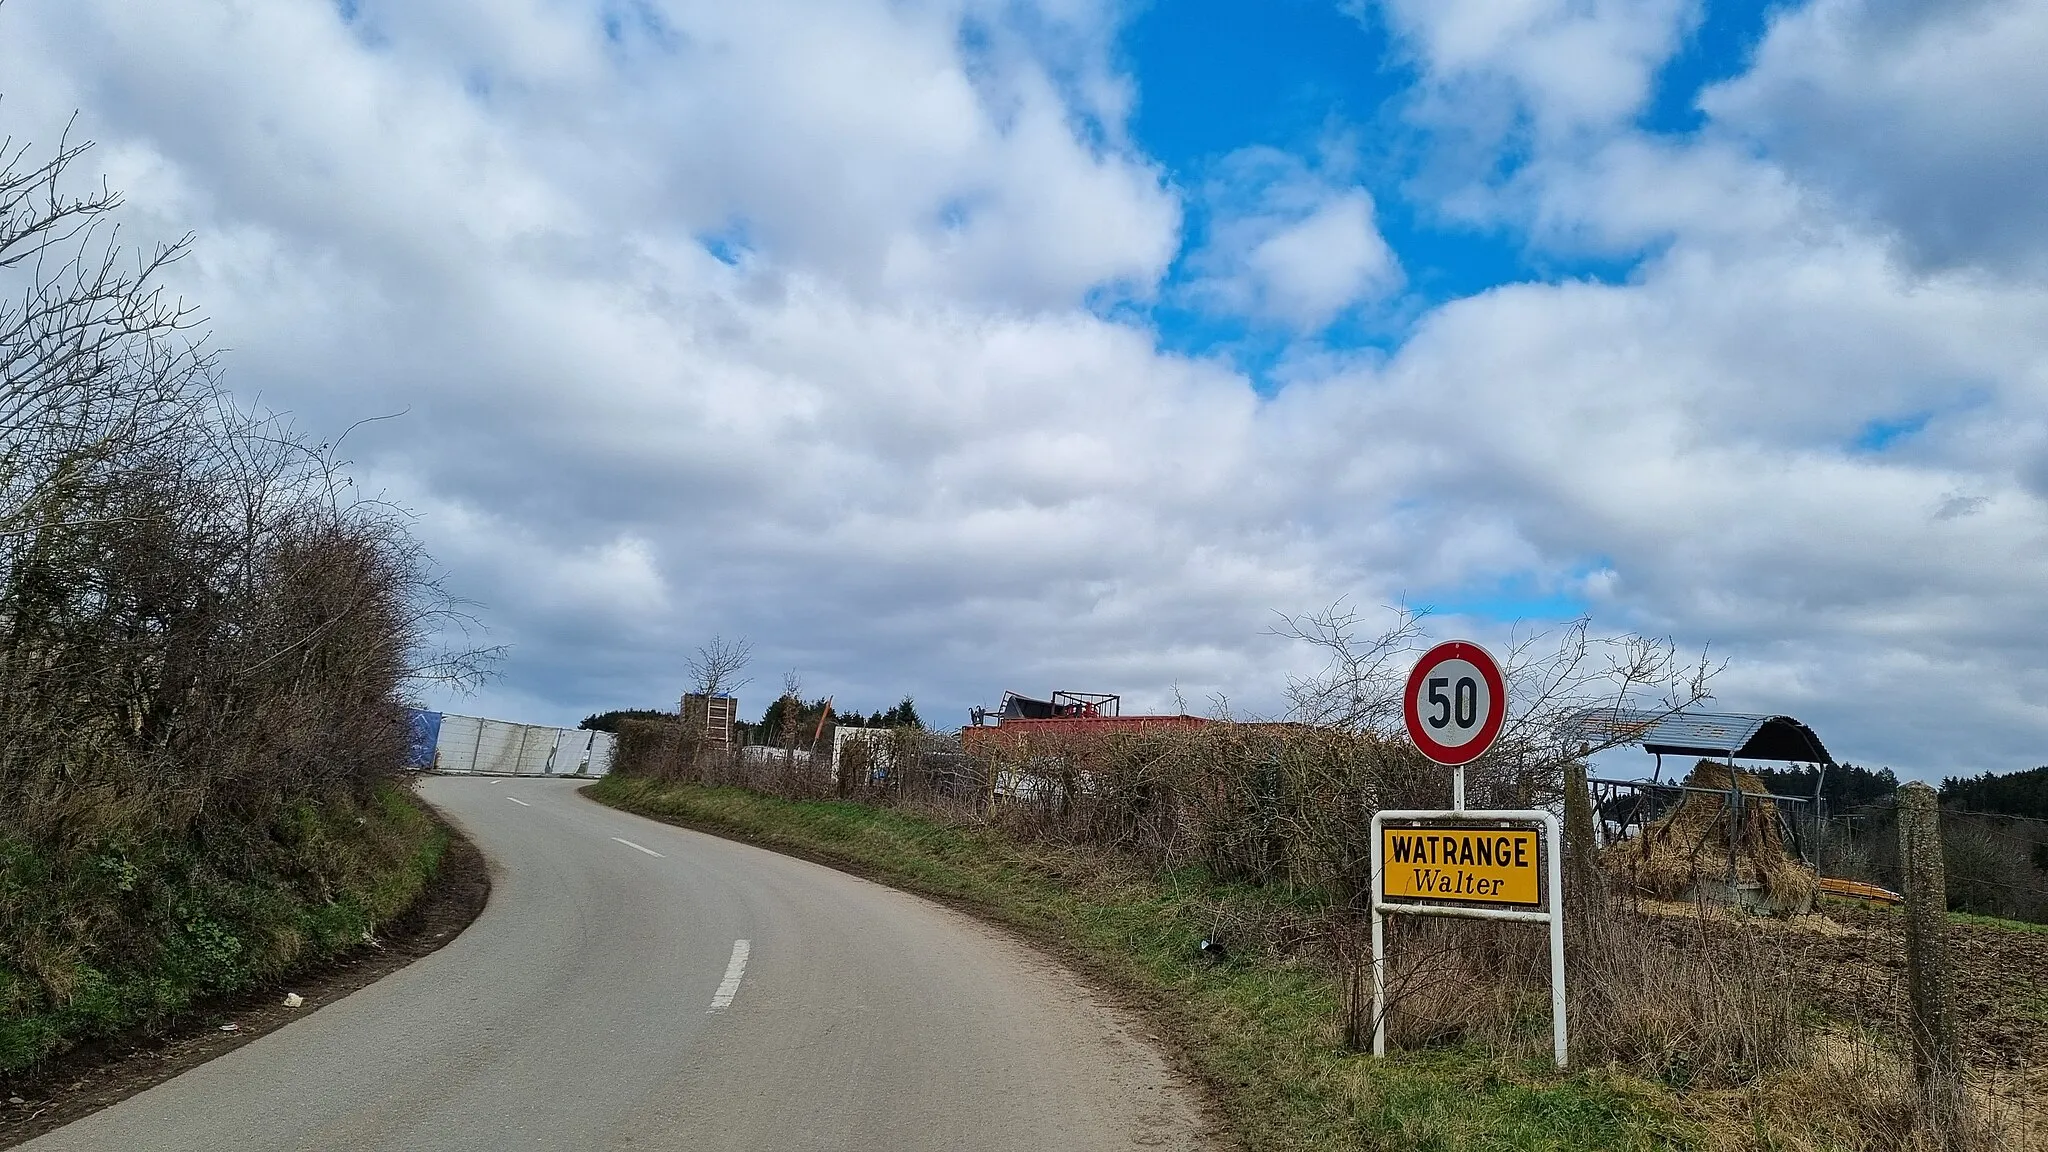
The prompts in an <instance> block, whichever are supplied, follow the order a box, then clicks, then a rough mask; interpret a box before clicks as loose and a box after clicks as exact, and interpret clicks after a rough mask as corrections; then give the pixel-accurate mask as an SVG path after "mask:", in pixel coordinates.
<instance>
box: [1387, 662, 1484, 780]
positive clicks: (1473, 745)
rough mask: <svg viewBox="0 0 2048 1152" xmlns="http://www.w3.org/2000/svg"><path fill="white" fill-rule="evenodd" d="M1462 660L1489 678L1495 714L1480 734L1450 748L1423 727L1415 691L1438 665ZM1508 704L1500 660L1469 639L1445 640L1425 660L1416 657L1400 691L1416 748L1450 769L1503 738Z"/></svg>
mask: <svg viewBox="0 0 2048 1152" xmlns="http://www.w3.org/2000/svg"><path fill="white" fill-rule="evenodd" d="M1460 659H1462V660H1467V661H1470V662H1471V663H1472V665H1473V666H1474V667H1476V668H1478V669H1479V674H1480V675H1481V676H1483V677H1485V678H1486V690H1487V692H1488V694H1489V698H1490V699H1491V700H1492V702H1493V714H1492V715H1490V716H1488V717H1487V718H1486V723H1485V725H1484V726H1482V727H1481V728H1480V729H1479V734H1478V735H1477V736H1474V737H1473V738H1472V739H1470V740H1467V741H1466V742H1465V743H1464V744H1462V745H1460V746H1459V747H1456V748H1449V747H1445V746H1444V745H1442V744H1439V743H1437V742H1436V741H1434V740H1432V739H1430V738H1429V734H1428V733H1427V732H1426V731H1424V730H1423V726H1422V712H1421V709H1420V708H1419V707H1418V703H1419V701H1418V700H1417V699H1416V691H1415V690H1416V688H1417V686H1418V685H1420V684H1421V683H1422V682H1423V680H1424V679H1426V678H1427V677H1428V675H1429V673H1430V671H1431V670H1433V669H1434V668H1435V667H1436V666H1437V665H1439V664H1442V663H1443V662H1444V661H1446V660H1460ZM1507 705H1508V689H1507V681H1506V680H1504V679H1503V678H1502V677H1501V672H1500V662H1499V661H1497V660H1495V659H1494V658H1493V653H1491V652H1488V651H1487V650H1486V649H1484V648H1481V647H1480V646H1479V645H1477V644H1474V643H1473V642H1472V641H1470V640H1446V641H1444V642H1443V643H1441V644H1439V645H1437V646H1436V647H1434V648H1431V649H1430V650H1429V651H1427V652H1424V653H1423V654H1422V659H1420V660H1417V661H1416V662H1415V667H1414V668H1413V669H1412V670H1410V671H1409V673H1408V683H1407V685H1406V687H1404V688H1403V689H1402V690H1401V714H1402V718H1403V719H1405V720H1406V721H1407V722H1408V738H1409V739H1410V740H1413V741H1414V742H1415V748H1416V750H1417V751H1419V752H1421V753H1422V754H1423V755H1424V756H1427V757H1428V758H1429V759H1430V760H1431V761H1432V762H1434V763H1437V764H1442V765H1444V766H1445V767H1447V768H1455V767H1457V766H1458V765H1460V764H1470V763H1471V762H1472V761H1474V760H1477V759H1479V758H1480V757H1481V756H1484V755H1486V750H1487V749H1489V748H1491V747H1493V742H1494V741H1495V740H1497V739H1499V738H1500V730H1501V726H1502V725H1503V724H1505V723H1506V722H1507V718H1508V706H1507Z"/></svg>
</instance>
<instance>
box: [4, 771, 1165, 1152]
mask: <svg viewBox="0 0 2048 1152" xmlns="http://www.w3.org/2000/svg"><path fill="white" fill-rule="evenodd" d="M423 792H424V794H425V795H426V797H427V798H428V799H429V800H431V801H432V802H433V803H434V804H435V805H437V806H438V807H440V808H441V809H442V811H444V812H446V813H447V814H448V815H449V816H450V817H451V818H452V819H454V820H455V821H457V822H458V823H460V824H461V826H462V827H463V828H464V830H465V831H467V832H468V833H469V835H470V837H471V838H472V839H474V840H475V842H476V843H477V845H478V847H480V848H481V849H482V850H483V853H484V855H485V856H486V857H487V858H488V859H489V860H490V862H491V866H492V867H491V870H492V878H493V879H492V883H493V888H492V892H491V900H490V904H489V906H488V907H487V908H485V910H484V912H483V915H482V916H481V917H479V918H478V919H477V921H476V923H475V924H474V925H472V926H471V927H470V928H469V930H468V931H467V932H465V933H463V935H462V936H461V937H460V938H459V939H457V940H455V941H454V942H452V943H450V944H449V945H448V946H447V947H445V948H442V949H441V950H439V951H437V952H435V953H433V954H432V955H430V956H427V957H426V958H424V959H422V960H420V961H419V962H418V963H416V964H413V965H412V966H410V967H408V968H405V969H403V970H401V971H399V972H397V973H395V974H393V975H391V976H388V977H386V978H385V979H383V980H382V981H380V982H378V983H376V984H373V985H371V986H369V987H368V988H365V989H363V990H362V991H360V992H357V993H355V994H354V995H352V996H349V997H347V998H345V999H343V1000H341V1001H339V1002H337V1003H334V1004H331V1005H328V1006H326V1007H323V1008H321V1009H320V1010H319V1011H318V1012H315V1013H312V1014H309V1015H308V1016H307V1017H306V1018H304V1019H303V1020H299V1021H296V1022H295V1023H293V1024H292V1025H290V1026H289V1027H286V1028H283V1029H280V1030H279V1031H277V1032H274V1033H272V1034H270V1035H268V1036H264V1037H262V1038H260V1039H258V1040H256V1041H255V1042H253V1043H251V1044H248V1045H246V1046H244V1047H242V1048H238V1049H236V1050H234V1051H232V1052H229V1053H227V1054H226V1055H223V1056H221V1057H220V1058H219V1059H216V1060H214V1061H212V1062H210V1063H207V1064H204V1065H201V1066H199V1067H198V1068H195V1069H193V1070H191V1071H189V1072H186V1073H185V1074H183V1075H182V1076H179V1077H177V1078H175V1079H173V1080H170V1081H167V1082H165V1083H163V1084H160V1085H158V1086H157V1087H155V1088H152V1089H150V1090H149V1091H147V1092H143V1093H141V1094H140V1095H137V1096H134V1097H131V1098H129V1099H128V1100H126V1101H124V1102H122V1103H120V1104H117V1105H114V1106H113V1107H111V1108H108V1109H105V1110H104V1111H101V1112H98V1113H95V1114H93V1115H91V1116H88V1117H86V1118H85V1119H83V1120H80V1121H78V1122H76V1123H74V1124H71V1125H69V1126H68V1127H65V1128H61V1129H58V1130H57V1131H55V1132H52V1133H49V1134H48V1135H45V1136H43V1137H42V1138H40V1139H37V1140H34V1141H31V1142H30V1143H28V1144H26V1145H23V1147H25V1148H29V1149H35V1150H36V1152H59V1150H68V1149H94V1150H101V1152H114V1150H120V1152H126V1150H130V1149H134V1150H138V1152H140V1150H150V1152H179V1150H185V1149H190V1150H193V1152H199V1150H202V1149H203V1150H206V1152H215V1150H218V1149H236V1150H263V1149H290V1150H292V1152H313V1150H333V1152H344V1150H346V1152H360V1150H369V1149H382V1150H390V1152H399V1150H405V1152H427V1150H433V1152H457V1150H469V1149H474V1150H476V1152H505V1150H511V1149H564V1150H571V1149H574V1150H581V1149H636V1150H639V1149H691V1150H713V1149H758V1150H761V1152H792V1150H798V1149H812V1148H816V1149H851V1150H858V1149H875V1150H881V1149H889V1150H892V1152H894V1150H900V1149H934V1150H936V1149H948V1150H953V1149H989V1150H1004V1149H1017V1150H1020V1152H1021V1150H1026V1149H1028V1150H1030V1152H1053V1150H1060V1149H1111V1148H1133V1147H1143V1148H1193V1147H1202V1146H1205V1145H1203V1144H1202V1137H1201V1136H1200V1133H1201V1131H1202V1129H1203V1125H1202V1121H1201V1117H1200V1113H1199V1110H1198V1106H1197V1104H1196V1098H1195V1095H1194V1093H1193V1092H1192V1090H1191V1089H1189V1088H1188V1087H1187V1086H1186V1085H1185V1084H1184V1083H1182V1082H1181V1081H1180V1080H1179V1079H1178V1078H1176V1076H1175V1075H1174V1074H1173V1073H1172V1071H1171V1070H1170V1068H1169V1067H1168V1066H1167V1064H1166V1062H1165V1060H1164V1059H1163V1058H1162V1057H1161V1056H1160V1054H1159V1053H1158V1051H1157V1050H1156V1048H1155V1047H1154V1046H1153V1045H1152V1044H1150V1043H1149V1042H1148V1041H1147V1040H1146V1039H1145V1037H1144V1035H1143V1032H1142V1029H1141V1028H1140V1027H1139V1026H1138V1025H1136V1024H1135V1023H1134V1022H1133V1021H1132V1020H1130V1019H1129V1018H1128V1017H1126V1016H1125V1015H1124V1014H1123V1013H1121V1012H1120V1011H1118V1010H1116V1009H1115V1008H1113V1007H1112V1006H1109V1005H1106V1004H1104V1003H1102V1002H1100V1001H1099V1000H1097V999H1095V998H1094V997H1092V996H1090V995H1089V994H1088V993H1087V992H1086V991H1084V990H1083V989H1082V988H1080V987H1078V986H1077V985H1076V984H1075V982H1074V981H1073V979H1072V978H1071V976H1069V975H1068V974H1067V973H1066V972H1065V971H1064V970H1063V969H1062V968H1060V967H1059V966H1058V965H1056V964H1054V963H1052V962H1050V961H1048V960H1046V959H1044V958H1043V957H1040V956H1038V955H1037V954H1035V953H1033V952H1032V951H1030V950H1029V949H1027V948H1025V947H1023V946H1021V945H1019V944H1018V943H1016V942H1015V941H1013V940H1011V939H1010V938H1008V937H1007V936H1005V935H1003V934H1001V933H998V932H996V931H994V930H992V929H989V928H987V927H985V926H983V925H981V924H979V923H978V922H976V921H974V920H973V919H971V918H969V917H966V916H963V915H961V914H959V913H956V912H953V911H950V910H948V909H946V908H943V907H941V906H938V905H935V904H932V903H930V902H927V901H924V900H920V899H917V898H916V897H912V896H908V895H905V894H903V893H899V892H896V891H893V890H891V889H888V888H884V887H882V886H880V885H877V884H872V883H869V882H867V881H864V880H859V879H856V878H854V877H851V876H847V875H845V874H843V873H840V872H835V871H833V870H831V869H829V868H823V867H820V866H818V865H815V864H809V863H805V862H803V861H800V860H794V859H791V858H789V857H785V856H779V855H776V854H774V853H771V852H765V851H761V850H759V849H755V848H748V847H745V846H743V845H739V844H733V843H730V842H728V841H724V840H719V839H716V838H714V837H710V836H704V835H700V834H698V833H694V832H686V831H683V830H681V829H677V828H671V827H669V826H667V825H663V824H657V823H653V822H651V821H647V820H642V819H640V818H638V817H634V816H629V815H626V814H624V813H621V812H616V811H613V810H611V809H609V808H605V807H603V806H601V805H598V804H595V803H593V802H591V801H588V800H585V799H583V798H582V797H580V796H578V795H576V793H575V789H574V785H572V784H570V783H567V782H562V781H544V780H508V779H489V778H475V779H463V778H455V777H442V778H436V779H432V780H428V781H426V782H425V783H424V785H423ZM742 941H743V942H744V944H741V943H740V942H742Z"/></svg>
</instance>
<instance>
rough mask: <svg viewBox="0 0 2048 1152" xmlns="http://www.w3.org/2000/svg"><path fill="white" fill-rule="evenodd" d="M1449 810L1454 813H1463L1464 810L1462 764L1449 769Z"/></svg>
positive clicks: (1463, 770)
mask: <svg viewBox="0 0 2048 1152" xmlns="http://www.w3.org/2000/svg"><path fill="white" fill-rule="evenodd" d="M1451 810H1452V811H1454V812H1463V811H1464V810H1465V766H1464V765H1463V764H1460V765H1458V766H1457V767H1455V768H1453V769H1451Z"/></svg>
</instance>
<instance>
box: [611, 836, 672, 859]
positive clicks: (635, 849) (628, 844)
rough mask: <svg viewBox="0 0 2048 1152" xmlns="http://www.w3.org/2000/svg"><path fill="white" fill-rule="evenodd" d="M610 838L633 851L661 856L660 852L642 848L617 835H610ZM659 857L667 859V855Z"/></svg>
mask: <svg viewBox="0 0 2048 1152" xmlns="http://www.w3.org/2000/svg"><path fill="white" fill-rule="evenodd" d="M612 839H614V840H618V841H619V843H621V844H624V845H625V846H626V847H628V848H631V849H633V850H634V851H635V852H645V853H647V854H648V855H649V856H661V853H659V852H656V851H655V850H654V849H652V848H642V847H641V846H640V845H638V844H635V843H633V842H632V841H631V840H623V839H620V838H619V837H617V836H614V837H612ZM661 858H662V859H664V860H666V859H668V857H666V856H661Z"/></svg>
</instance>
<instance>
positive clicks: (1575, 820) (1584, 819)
mask: <svg viewBox="0 0 2048 1152" xmlns="http://www.w3.org/2000/svg"><path fill="white" fill-rule="evenodd" d="M1593 820H1594V812H1593V795H1592V790H1591V789H1590V788H1589V787H1588V786H1587V783H1586V765H1585V763H1584V762H1582V761H1573V762H1571V763H1569V764H1566V765H1565V766H1564V856H1565V872H1566V874H1567V877H1568V879H1569V881H1570V887H1571V895H1572V902H1571V904H1570V905H1569V907H1570V908H1571V910H1572V911H1571V913H1570V915H1569V917H1568V918H1569V919H1570V921H1571V922H1572V923H1573V924H1574V925H1576V926H1578V927H1579V928H1580V929H1583V928H1584V927H1585V924H1586V921H1587V920H1588V919H1589V918H1590V917H1592V916H1593V914H1594V912H1595V911H1596V905H1599V904H1601V903H1603V902H1604V900H1603V898H1604V896H1605V891H1604V889H1603V885H1602V884H1601V882H1600V862H1599V855H1598V843H1597V840H1596V837H1595V834H1594V830H1593Z"/></svg>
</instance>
